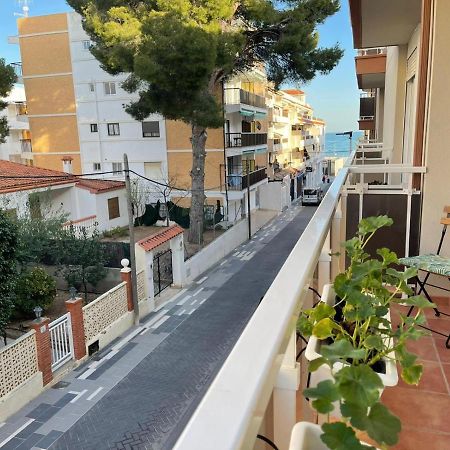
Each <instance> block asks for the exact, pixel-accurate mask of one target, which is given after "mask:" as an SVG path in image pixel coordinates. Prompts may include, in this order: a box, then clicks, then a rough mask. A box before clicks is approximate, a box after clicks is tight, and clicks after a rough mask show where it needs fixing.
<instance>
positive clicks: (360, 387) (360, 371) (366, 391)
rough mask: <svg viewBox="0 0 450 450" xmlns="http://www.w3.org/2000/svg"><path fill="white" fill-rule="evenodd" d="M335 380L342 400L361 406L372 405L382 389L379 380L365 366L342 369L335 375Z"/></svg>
mask: <svg viewBox="0 0 450 450" xmlns="http://www.w3.org/2000/svg"><path fill="white" fill-rule="evenodd" d="M335 379H336V383H337V385H338V387H339V392H340V393H341V395H342V397H343V398H344V400H345V401H347V402H350V403H357V404H360V405H362V406H371V405H373V404H374V403H375V402H376V401H377V400H378V399H379V397H380V392H379V389H381V388H382V387H383V383H382V381H381V378H380V377H379V376H378V375H377V374H376V373H375V372H374V371H373V370H372V369H371V368H370V367H369V366H367V365H365V364H364V365H360V366H346V367H343V368H342V369H341V370H340V371H339V372H337V373H336V374H335Z"/></svg>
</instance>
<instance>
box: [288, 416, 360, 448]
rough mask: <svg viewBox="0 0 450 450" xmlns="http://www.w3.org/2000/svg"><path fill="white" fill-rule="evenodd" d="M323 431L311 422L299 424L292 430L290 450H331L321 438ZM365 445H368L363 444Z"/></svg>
mask: <svg viewBox="0 0 450 450" xmlns="http://www.w3.org/2000/svg"><path fill="white" fill-rule="evenodd" d="M322 433H323V432H322V429H321V428H320V426H319V425H316V424H315V423H309V422H299V423H297V424H295V426H294V428H293V429H292V434H291V442H290V444H289V450H329V448H328V447H327V446H326V445H325V444H324V443H323V442H322V440H321V439H320V436H321V434H322ZM362 444H363V445H367V444H365V443H364V442H362Z"/></svg>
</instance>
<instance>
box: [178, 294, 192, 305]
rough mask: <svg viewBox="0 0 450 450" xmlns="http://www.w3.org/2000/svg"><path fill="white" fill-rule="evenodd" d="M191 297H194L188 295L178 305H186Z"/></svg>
mask: <svg viewBox="0 0 450 450" xmlns="http://www.w3.org/2000/svg"><path fill="white" fill-rule="evenodd" d="M191 297H192V295H186V297H184V298H183V299H181V300H180V301H179V302H178V303H177V305H179V306H181V305H184V304H185V303H186V301H187V300H188V299H190V298H191Z"/></svg>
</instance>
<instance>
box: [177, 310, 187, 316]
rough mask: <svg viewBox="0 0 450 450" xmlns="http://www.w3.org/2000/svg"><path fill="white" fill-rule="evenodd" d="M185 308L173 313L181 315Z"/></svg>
mask: <svg viewBox="0 0 450 450" xmlns="http://www.w3.org/2000/svg"><path fill="white" fill-rule="evenodd" d="M185 311H186V310H185V309H180V310H179V311H177V312H176V313H175V314H176V315H177V316H182V315H183V314H184V313H185Z"/></svg>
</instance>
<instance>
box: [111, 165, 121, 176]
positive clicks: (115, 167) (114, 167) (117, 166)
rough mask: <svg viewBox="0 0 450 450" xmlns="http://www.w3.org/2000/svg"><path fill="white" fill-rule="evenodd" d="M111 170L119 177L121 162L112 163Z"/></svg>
mask: <svg viewBox="0 0 450 450" xmlns="http://www.w3.org/2000/svg"><path fill="white" fill-rule="evenodd" d="M112 170H113V172H117V173H114V175H115V176H117V177H120V175H122V163H121V162H113V163H112Z"/></svg>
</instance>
